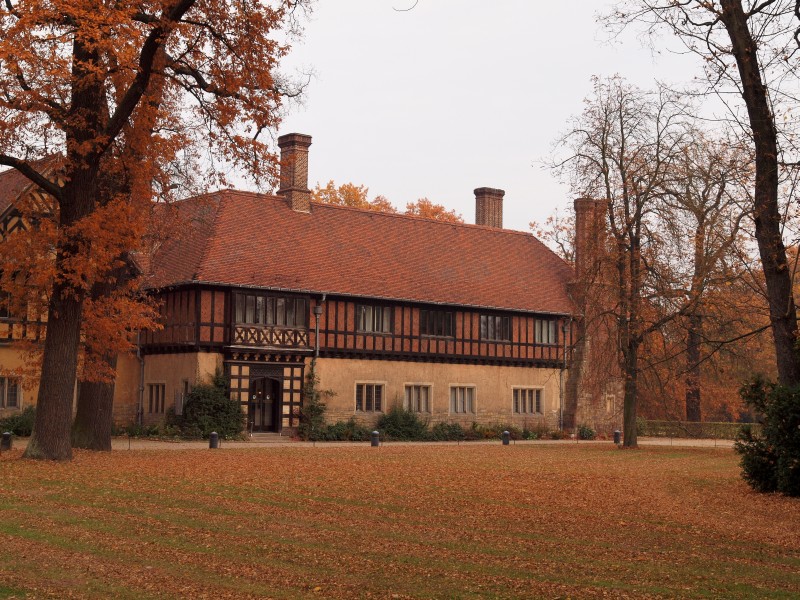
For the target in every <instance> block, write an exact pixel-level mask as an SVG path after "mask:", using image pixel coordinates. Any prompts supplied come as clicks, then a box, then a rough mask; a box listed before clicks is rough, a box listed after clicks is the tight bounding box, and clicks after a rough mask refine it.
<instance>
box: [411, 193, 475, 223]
mask: <svg viewBox="0 0 800 600" xmlns="http://www.w3.org/2000/svg"><path fill="white" fill-rule="evenodd" d="M406 214H407V215H414V216H417V217H422V218H423V219H435V220H437V221H445V222H447V223H463V222H464V219H463V218H462V217H461V215H460V214H458V213H457V212H456V211H455V210H447V209H446V208H445V207H444V206H442V205H441V204H434V203H433V202H431V201H430V200H428V199H427V198H420V199H419V200H417V201H416V202H409V203H408V204H406Z"/></svg>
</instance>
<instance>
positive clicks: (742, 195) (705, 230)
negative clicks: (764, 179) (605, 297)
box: [659, 130, 751, 421]
mask: <svg viewBox="0 0 800 600" xmlns="http://www.w3.org/2000/svg"><path fill="white" fill-rule="evenodd" d="M748 159H749V153H748V152H746V151H745V150H743V149H741V148H739V147H738V146H737V145H736V144H731V143H730V141H729V140H714V139H711V138H709V137H708V136H707V135H704V134H703V132H702V131H699V130H694V131H693V133H692V135H691V141H690V142H689V143H687V144H686V145H685V146H684V147H683V148H682V150H681V153H680V154H679V155H678V157H677V159H676V161H675V162H674V163H673V165H672V169H671V172H670V174H669V175H668V177H667V178H666V180H665V185H664V194H663V197H662V199H661V209H660V210H659V221H660V223H661V224H662V228H661V229H662V231H663V235H664V236H666V237H667V238H668V240H667V241H668V244H667V245H668V246H669V248H670V249H671V257H670V258H671V260H670V262H671V265H670V268H669V269H663V270H662V273H671V276H672V278H673V281H672V282H670V284H669V288H671V289H676V290H680V289H681V288H683V294H684V295H685V297H686V300H687V302H688V306H689V309H688V310H687V312H686V317H685V319H684V320H683V321H684V328H685V344H682V345H683V346H684V347H685V370H683V373H684V376H685V405H686V420H687V421H700V420H701V410H700V396H701V389H700V388H701V386H700V381H701V377H700V370H701V363H702V362H703V360H704V357H703V352H702V347H703V344H704V334H703V319H704V310H705V307H706V304H707V298H706V295H707V294H706V292H708V291H709V290H710V289H713V288H720V287H724V286H726V285H730V284H731V282H732V281H733V280H735V279H737V278H739V277H740V276H741V271H742V270H743V267H742V265H741V264H739V261H738V259H737V256H738V253H737V252H736V250H738V246H737V243H739V242H741V240H740V234H739V231H740V229H741V226H742V222H743V219H745V217H746V216H747V215H748V212H747V211H746V210H745V208H744V205H746V204H748V202H747V200H749V196H748V193H747V186H748V184H749V183H750V181H751V169H750V164H751V162H750V161H749V160H748ZM662 260H663V258H662Z"/></svg>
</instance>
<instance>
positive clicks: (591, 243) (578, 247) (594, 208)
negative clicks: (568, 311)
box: [575, 198, 608, 281]
mask: <svg viewBox="0 0 800 600" xmlns="http://www.w3.org/2000/svg"><path fill="white" fill-rule="evenodd" d="M607 206H608V202H606V201H605V200H594V199H592V198H576V199H575V278H576V279H577V280H578V281H581V280H583V279H584V278H585V277H587V275H588V272H589V270H590V269H592V268H593V267H594V265H595V262H596V260H597V258H598V256H597V253H598V251H599V249H600V245H601V244H602V240H603V237H604V236H603V234H604V232H605V226H606V208H607Z"/></svg>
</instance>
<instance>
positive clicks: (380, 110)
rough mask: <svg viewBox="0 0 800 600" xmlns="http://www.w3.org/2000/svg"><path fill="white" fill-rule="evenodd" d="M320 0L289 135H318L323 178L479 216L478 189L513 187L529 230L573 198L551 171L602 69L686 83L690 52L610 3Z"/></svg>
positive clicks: (296, 60)
mask: <svg viewBox="0 0 800 600" xmlns="http://www.w3.org/2000/svg"><path fill="white" fill-rule="evenodd" d="M411 4H413V0H335V1H334V0H321V1H320V2H318V3H317V5H316V8H315V11H314V13H313V15H312V16H311V20H310V22H307V23H306V26H305V35H304V37H303V39H302V40H301V41H300V42H299V43H296V44H295V47H294V49H293V52H292V55H291V57H290V59H289V61H288V62H287V63H286V67H287V70H293V69H313V71H314V77H313V78H312V80H311V82H310V85H309V86H308V89H307V96H306V99H305V105H304V106H301V107H294V108H292V109H291V112H290V114H289V115H288V116H287V117H286V119H285V121H284V124H283V126H282V127H281V130H280V133H288V132H299V133H307V134H309V135H311V136H312V137H313V144H312V146H311V150H310V152H311V153H310V167H309V168H310V174H309V179H310V185H311V187H313V185H314V184H315V183H316V182H321V183H322V184H324V183H325V182H327V181H328V180H330V179H333V180H334V181H335V182H337V183H345V182H352V183H356V184H363V185H366V186H368V187H369V190H370V197H373V196H375V195H377V194H381V195H383V196H386V197H387V198H389V200H390V201H392V202H393V203H394V204H395V205H396V206H399V207H401V208H404V207H405V204H406V202H409V201H414V200H416V199H418V198H421V197H427V198H429V199H431V200H432V201H434V202H438V203H441V204H443V205H445V206H446V207H448V208H454V209H455V210H456V211H457V212H459V213H461V214H462V216H463V217H464V219H465V220H466V222H468V223H473V222H474V218H475V214H474V212H475V209H474V204H475V202H474V196H473V189H474V188H476V187H484V186H485V187H496V188H501V189H503V190H505V191H506V196H505V205H504V224H505V227H507V228H509V229H519V230H528V224H529V222H530V221H532V220H538V221H544V219H546V217H547V216H548V215H549V214H551V213H552V212H553V210H554V209H555V208H556V207H563V206H565V205H567V204H568V203H570V202H571V196H570V192H569V189H568V188H567V187H566V186H564V185H561V184H560V183H559V182H558V181H557V180H556V178H555V177H554V176H553V175H552V174H551V173H550V172H549V171H548V170H547V169H544V168H542V166H541V165H540V161H542V160H544V159H546V158H547V157H548V155H550V154H551V152H552V145H553V142H554V140H555V139H556V138H557V137H558V135H559V133H561V132H563V131H564V129H565V127H566V123H567V120H568V118H569V117H570V116H571V115H575V114H578V113H579V112H580V111H581V108H582V101H583V98H584V97H586V96H587V95H588V94H589V92H590V91H591V77H592V75H600V76H608V75H613V74H620V75H622V76H624V77H626V78H627V79H628V80H629V81H631V82H633V83H636V84H638V85H640V86H643V87H651V86H652V85H653V84H654V81H655V80H656V79H658V80H661V81H669V82H687V81H689V80H690V79H691V78H692V77H693V76H695V75H697V74H698V69H699V64H698V62H697V59H696V58H694V57H691V56H679V55H676V54H672V53H662V54H659V55H655V56H654V55H653V54H652V52H651V51H650V50H649V49H647V48H645V47H643V45H642V43H641V42H640V40H639V38H638V37H637V36H636V35H635V33H634V32H631V33H626V34H625V35H624V36H623V37H622V38H621V39H620V40H618V41H617V43H615V44H612V43H609V42H608V41H607V39H608V35H607V33H606V32H605V31H604V30H603V29H602V27H601V26H600V25H599V24H598V23H597V22H596V14H597V13H598V12H603V11H604V10H607V7H608V6H609V4H610V3H609V2H605V1H599V0H595V1H590V0H570V1H555V2H539V1H533V0H491V1H490V0H419V3H418V4H417V6H416V7H415V8H414V9H413V10H410V11H408V12H398V11H396V10H394V8H405V7H408V6H410V5H411Z"/></svg>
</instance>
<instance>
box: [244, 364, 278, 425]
mask: <svg viewBox="0 0 800 600" xmlns="http://www.w3.org/2000/svg"><path fill="white" fill-rule="evenodd" d="M280 390H281V382H280V381H279V380H277V379H273V378H271V377H259V378H257V379H252V380H251V381H250V400H249V401H248V403H247V422H248V429H250V431H274V432H278V431H280V424H281V422H280V418H279V415H280V408H281V402H280Z"/></svg>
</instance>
